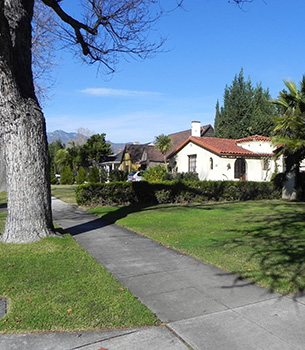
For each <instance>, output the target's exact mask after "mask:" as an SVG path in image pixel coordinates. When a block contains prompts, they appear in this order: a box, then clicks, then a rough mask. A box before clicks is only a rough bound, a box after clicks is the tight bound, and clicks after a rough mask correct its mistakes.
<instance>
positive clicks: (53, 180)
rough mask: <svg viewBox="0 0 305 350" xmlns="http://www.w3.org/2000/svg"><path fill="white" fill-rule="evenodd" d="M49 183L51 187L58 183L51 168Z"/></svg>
mask: <svg viewBox="0 0 305 350" xmlns="http://www.w3.org/2000/svg"><path fill="white" fill-rule="evenodd" d="M50 183H51V185H56V184H57V183H58V179H57V177H56V176H55V173H54V170H53V168H51V171H50Z"/></svg>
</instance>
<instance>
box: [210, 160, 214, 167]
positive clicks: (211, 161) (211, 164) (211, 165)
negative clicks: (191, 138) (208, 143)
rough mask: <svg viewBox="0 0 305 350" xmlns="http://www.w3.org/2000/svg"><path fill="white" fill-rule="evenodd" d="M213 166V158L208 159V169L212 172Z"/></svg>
mask: <svg viewBox="0 0 305 350" xmlns="http://www.w3.org/2000/svg"><path fill="white" fill-rule="evenodd" d="M213 167H214V164H213V158H212V157H211V158H210V169H211V170H213Z"/></svg>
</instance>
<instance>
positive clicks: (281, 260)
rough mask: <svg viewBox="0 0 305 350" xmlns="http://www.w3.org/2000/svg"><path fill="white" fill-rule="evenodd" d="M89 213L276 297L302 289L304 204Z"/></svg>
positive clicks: (134, 208) (237, 204)
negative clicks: (264, 289)
mask: <svg viewBox="0 0 305 350" xmlns="http://www.w3.org/2000/svg"><path fill="white" fill-rule="evenodd" d="M90 211H91V212H92V213H95V214H98V215H100V216H102V217H104V218H105V219H107V220H109V221H110V222H116V223H117V224H119V225H121V226H125V227H127V228H129V229H131V230H134V231H135V232H138V233H140V234H142V235H145V236H147V237H150V238H152V239H154V240H156V241H158V242H160V243H162V244H164V245H165V246H169V247H171V248H174V249H177V250H179V251H181V252H183V253H186V254H189V255H191V256H193V257H195V258H197V259H200V260H202V261H205V262H208V263H210V264H213V265H215V266H218V267H220V268H222V269H224V270H226V271H230V272H233V273H234V274H237V275H239V276H243V277H244V278H246V279H248V280H250V281H253V282H255V283H258V284H259V285H261V286H264V287H266V288H268V289H272V290H275V291H277V292H279V293H281V294H291V293H296V292H299V291H304V290H305V203H295V202H286V201H255V202H253V201H249V202H234V203H232V202H227V203H207V204H200V205H195V204H190V205H181V204H180V205H159V206H148V207H144V206H128V207H97V208H94V209H91V210H90Z"/></svg>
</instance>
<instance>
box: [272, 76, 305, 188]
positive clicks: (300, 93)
mask: <svg viewBox="0 0 305 350" xmlns="http://www.w3.org/2000/svg"><path fill="white" fill-rule="evenodd" d="M284 83H285V85H286V88H287V89H288V91H286V90H283V91H281V92H280V95H279V97H278V98H277V99H273V100H271V102H272V103H273V104H275V105H277V106H278V110H279V114H280V116H279V117H276V118H275V123H276V126H275V129H274V137H273V142H274V144H275V145H278V146H281V154H283V156H284V159H285V166H286V170H285V171H286V174H287V175H288V174H290V175H292V177H293V181H294V183H295V185H294V188H295V189H296V188H297V187H298V178H299V176H298V175H299V168H300V163H301V161H302V160H303V159H304V158H305V75H303V78H302V80H301V82H300V89H299V90H298V88H297V85H296V84H295V82H293V81H284ZM294 195H295V193H294Z"/></svg>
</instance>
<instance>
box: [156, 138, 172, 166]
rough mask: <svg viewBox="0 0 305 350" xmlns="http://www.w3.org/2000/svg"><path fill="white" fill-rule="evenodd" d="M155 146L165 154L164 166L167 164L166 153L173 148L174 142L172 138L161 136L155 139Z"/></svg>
mask: <svg viewBox="0 0 305 350" xmlns="http://www.w3.org/2000/svg"><path fill="white" fill-rule="evenodd" d="M155 146H156V149H157V150H158V151H160V152H161V153H162V154H163V158H164V165H165V164H166V153H167V152H168V151H169V150H170V149H171V148H172V147H173V140H172V138H171V137H170V136H166V135H164V134H161V135H159V136H156V137H155Z"/></svg>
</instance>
